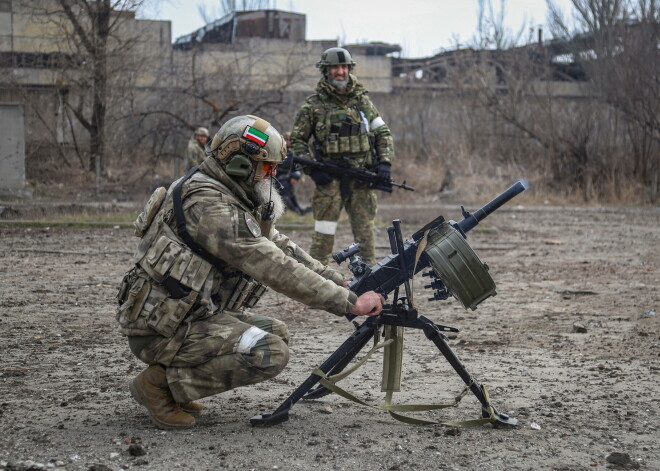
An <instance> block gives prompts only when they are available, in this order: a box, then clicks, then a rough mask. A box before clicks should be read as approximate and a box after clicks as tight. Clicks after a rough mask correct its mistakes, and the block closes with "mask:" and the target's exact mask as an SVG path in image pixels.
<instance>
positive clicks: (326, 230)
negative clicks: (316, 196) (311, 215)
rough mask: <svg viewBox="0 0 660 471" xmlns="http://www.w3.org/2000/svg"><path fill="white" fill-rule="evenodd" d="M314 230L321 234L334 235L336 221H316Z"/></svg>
mask: <svg viewBox="0 0 660 471" xmlns="http://www.w3.org/2000/svg"><path fill="white" fill-rule="evenodd" d="M314 230H315V231H316V232H319V233H321V234H327V235H335V233H336V232H337V221H316V222H315V223H314Z"/></svg>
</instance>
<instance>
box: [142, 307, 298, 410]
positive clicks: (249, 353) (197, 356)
mask: <svg viewBox="0 0 660 471" xmlns="http://www.w3.org/2000/svg"><path fill="white" fill-rule="evenodd" d="M133 338H134V337H133ZM288 342H289V331H288V329H287V326H286V324H284V323H283V322H281V321H278V320H277V319H273V318H271V317H267V316H262V315H256V314H250V313H246V312H227V311H225V312H221V313H217V314H213V315H211V316H210V317H207V318H205V319H199V320H194V321H192V322H190V323H185V322H184V323H183V324H182V325H181V326H180V327H179V329H178V330H177V332H176V333H175V335H174V336H173V338H171V339H165V338H162V337H157V340H154V341H153V342H152V343H150V344H149V345H148V346H147V347H146V348H143V349H142V350H141V351H140V352H139V353H137V356H138V358H140V359H141V360H142V361H144V362H145V363H147V364H149V365H153V364H161V365H163V366H165V367H166V369H165V371H166V374H167V382H168V385H169V387H170V390H171V391H172V396H173V397H174V399H175V400H176V402H178V403H186V402H189V401H193V400H195V399H199V398H202V397H207V396H212V395H214V394H219V393H222V392H225V391H229V390H230V389H234V388H237V387H239V386H245V385H248V384H255V383H259V382H261V381H265V380H267V379H270V378H273V377H275V376H277V375H278V374H279V373H280V372H281V371H282V370H283V369H284V367H285V366H286V364H287V363H288V361H289V348H288V346H287V344H288Z"/></svg>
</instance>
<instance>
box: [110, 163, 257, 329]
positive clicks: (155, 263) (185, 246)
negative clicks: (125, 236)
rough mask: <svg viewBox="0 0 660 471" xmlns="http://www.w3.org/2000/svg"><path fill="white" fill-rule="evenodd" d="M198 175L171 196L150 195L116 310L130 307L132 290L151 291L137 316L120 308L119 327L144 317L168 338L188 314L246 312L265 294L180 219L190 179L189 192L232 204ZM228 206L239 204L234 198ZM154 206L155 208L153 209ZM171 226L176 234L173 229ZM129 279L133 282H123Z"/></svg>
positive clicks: (212, 183)
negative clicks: (217, 196) (213, 193)
mask: <svg viewBox="0 0 660 471" xmlns="http://www.w3.org/2000/svg"><path fill="white" fill-rule="evenodd" d="M196 171H197V168H196V167H195V168H193V169H191V170H190V172H189V173H188V174H187V175H186V176H185V177H184V178H182V179H181V180H179V181H178V182H177V185H176V186H175V187H174V188H173V190H172V192H171V196H168V197H165V195H162V196H161V197H160V198H161V199H160V201H158V197H157V196H156V194H154V195H153V196H152V199H150V201H149V203H147V206H146V207H145V210H144V211H143V212H142V214H140V216H138V219H137V220H136V223H135V226H136V235H138V236H141V237H142V239H141V241H140V244H139V246H138V249H137V252H136V253H135V256H134V260H135V264H136V267H135V268H134V269H132V270H131V271H129V273H127V276H126V277H124V280H125V282H124V283H122V285H126V287H125V290H124V293H123V294H122V293H121V292H120V294H119V296H118V298H119V301H120V311H122V306H121V305H122V304H124V305H125V304H127V303H128V302H130V298H131V293H132V292H134V291H136V286H137V285H140V287H141V286H142V285H144V284H149V285H151V287H150V290H149V293H147V295H145V296H144V298H145V299H144V302H143V303H142V305H141V306H140V307H139V309H138V311H139V312H136V310H135V309H130V310H129V309H123V310H124V311H127V312H126V314H127V315H128V318H127V319H124V320H123V322H122V319H121V318H120V319H119V321H120V324H126V323H127V322H131V321H133V322H139V321H140V320H139V318H140V317H142V318H143V321H144V320H146V326H147V327H148V328H150V329H152V330H155V331H156V332H158V333H159V334H161V335H164V336H170V335H172V333H173V332H174V331H175V330H176V328H177V327H178V325H179V324H180V323H181V321H182V320H183V319H184V318H185V317H186V316H187V315H188V314H189V313H190V312H191V311H194V312H197V310H200V311H203V312H204V313H206V312H208V311H209V310H211V311H214V310H215V309H216V308H217V309H219V310H241V309H244V308H246V307H248V308H250V307H253V306H254V305H255V304H256V303H257V302H258V301H259V299H260V298H261V296H262V295H263V294H264V292H265V291H266V287H265V286H264V285H263V284H261V283H258V282H257V281H255V280H254V279H252V278H251V277H249V276H247V275H245V274H244V273H242V272H240V271H238V270H235V269H232V267H231V266H230V265H229V264H227V263H226V262H224V261H223V260H221V259H218V258H217V257H215V256H214V255H212V254H211V253H209V252H208V251H206V250H205V249H204V248H203V247H201V246H199V245H198V244H197V243H196V242H195V241H194V239H192V237H191V236H190V234H189V233H188V231H187V227H186V223H185V219H184V214H183V211H184V206H185V204H186V203H187V202H185V201H184V198H183V194H182V193H183V189H182V186H183V183H185V182H186V181H187V180H188V179H190V178H193V179H194V182H195V188H194V189H193V190H192V192H194V191H199V190H202V189H209V188H212V189H214V190H217V191H220V192H222V194H223V197H226V199H232V198H231V196H229V195H228V190H227V189H226V188H224V186H222V185H221V184H220V183H219V182H218V181H217V180H214V179H212V178H210V177H208V176H206V175H204V174H202V173H196ZM193 175H194V176H193ZM223 190H224V191H223ZM192 192H191V193H192ZM186 196H188V195H186ZM154 197H156V198H154ZM152 200H154V201H152ZM232 202H235V203H238V201H236V200H233V199H232ZM155 206H158V207H157V208H156V209H154V207H155ZM173 221H174V222H175V229H172V222H173ZM141 274H144V275H146V279H142V278H144V277H143V276H140V275H141ZM129 275H130V276H132V278H133V279H132V280H130V279H129V280H127V277H128V276H129ZM140 289H142V288H140ZM158 293H160V294H158ZM122 298H123V299H122ZM152 298H153V299H152ZM136 307H137V306H136ZM199 308H202V309H199ZM129 311H131V312H132V314H130V313H129ZM119 317H121V316H119V315H118V318H119Z"/></svg>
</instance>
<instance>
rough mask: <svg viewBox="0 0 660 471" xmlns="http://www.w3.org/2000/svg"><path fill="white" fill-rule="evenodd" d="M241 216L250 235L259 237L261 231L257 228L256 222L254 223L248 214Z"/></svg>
mask: <svg viewBox="0 0 660 471" xmlns="http://www.w3.org/2000/svg"><path fill="white" fill-rule="evenodd" d="M243 215H244V216H245V225H246V226H247V228H248V230H249V231H250V234H252V235H253V236H254V237H260V236H261V229H260V228H259V224H258V223H257V221H255V220H254V218H253V217H252V216H251V215H250V214H249V213H243Z"/></svg>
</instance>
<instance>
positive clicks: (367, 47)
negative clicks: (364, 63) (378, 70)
mask: <svg viewBox="0 0 660 471" xmlns="http://www.w3.org/2000/svg"><path fill="white" fill-rule="evenodd" d="M342 47H344V48H346V49H348V50H349V52H350V53H351V54H358V55H362V56H386V55H387V54H391V53H393V52H401V46H399V45H398V44H388V43H383V42H378V41H370V42H367V43H356V44H345V45H344V46H342Z"/></svg>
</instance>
